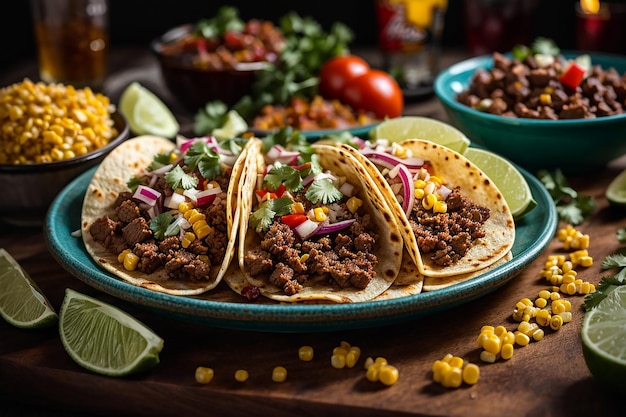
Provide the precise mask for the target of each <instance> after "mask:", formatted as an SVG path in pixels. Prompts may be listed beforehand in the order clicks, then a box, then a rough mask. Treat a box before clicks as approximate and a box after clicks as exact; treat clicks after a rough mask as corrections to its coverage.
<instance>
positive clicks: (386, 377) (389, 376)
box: [378, 365, 400, 386]
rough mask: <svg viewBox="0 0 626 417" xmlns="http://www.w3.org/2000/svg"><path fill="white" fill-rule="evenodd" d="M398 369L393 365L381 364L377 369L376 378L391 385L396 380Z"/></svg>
mask: <svg viewBox="0 0 626 417" xmlns="http://www.w3.org/2000/svg"><path fill="white" fill-rule="evenodd" d="M399 375H400V374H399V372H398V369H397V368H396V367H395V366H393V365H383V366H381V367H380V370H379V371H378V380H379V381H380V382H382V383H383V384H384V385H388V386H389V385H393V384H395V383H396V382H397V381H398V377H399Z"/></svg>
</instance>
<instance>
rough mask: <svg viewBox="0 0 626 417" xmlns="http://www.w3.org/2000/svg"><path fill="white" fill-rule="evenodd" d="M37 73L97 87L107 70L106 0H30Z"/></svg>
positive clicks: (53, 79)
mask: <svg viewBox="0 0 626 417" xmlns="http://www.w3.org/2000/svg"><path fill="white" fill-rule="evenodd" d="M31 8H32V14H33V26H34V31H35V39H36V42H37V51H38V61H39V76H40V78H41V80H42V81H44V82H47V83H63V84H66V85H73V86H75V87H77V88H83V87H91V88H92V89H94V90H96V91H97V90H100V89H101V88H102V84H103V82H104V79H105V76H106V72H107V55H108V47H109V27H108V26H109V22H108V19H109V2H108V0H31Z"/></svg>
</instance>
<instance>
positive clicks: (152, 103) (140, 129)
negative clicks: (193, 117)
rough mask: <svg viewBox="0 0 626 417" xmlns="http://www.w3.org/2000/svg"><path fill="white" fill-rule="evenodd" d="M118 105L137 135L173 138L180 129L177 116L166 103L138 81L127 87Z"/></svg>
mask: <svg viewBox="0 0 626 417" xmlns="http://www.w3.org/2000/svg"><path fill="white" fill-rule="evenodd" d="M118 107H119V110H120V113H122V115H124V117H125V118H126V120H127V121H128V125H129V127H130V130H132V131H133V133H135V134H136V135H155V136H161V137H165V138H173V137H175V136H176V134H177V133H178V131H179V130H180V125H179V124H178V121H177V120H176V117H174V114H173V113H172V112H171V110H170V109H169V108H168V107H167V106H166V105H165V103H163V102H162V101H161V99H160V98H159V97H157V96H156V95H155V94H154V93H153V92H152V91H150V90H148V89H147V88H145V87H143V86H142V85H141V84H139V83H138V82H136V81H135V82H132V83H131V84H129V85H128V87H126V89H125V90H124V92H123V93H122V95H121V97H120V101H119V106H118Z"/></svg>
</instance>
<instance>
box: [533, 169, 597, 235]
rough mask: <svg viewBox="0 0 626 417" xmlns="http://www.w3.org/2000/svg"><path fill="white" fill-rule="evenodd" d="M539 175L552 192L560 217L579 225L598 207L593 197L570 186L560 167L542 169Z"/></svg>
mask: <svg viewBox="0 0 626 417" xmlns="http://www.w3.org/2000/svg"><path fill="white" fill-rule="evenodd" d="M537 176H538V177H539V179H540V180H541V182H542V183H543V185H544V187H545V188H546V189H547V190H548V192H549V193H550V196H551V197H552V200H553V201H554V204H555V205H556V211H557V213H558V215H559V218H560V219H561V220H562V221H564V222H566V223H569V224H571V225H574V226H575V225H578V224H580V223H582V222H583V221H584V220H585V219H586V218H587V217H589V216H590V215H591V214H592V213H593V212H594V210H595V209H596V202H595V200H594V199H593V197H590V196H586V195H582V194H579V193H578V192H577V191H576V190H574V189H573V188H572V187H570V186H569V184H568V183H567V179H566V178H565V175H563V172H562V171H561V170H560V169H557V170H555V171H554V172H549V171H547V170H541V171H539V172H538V173H537Z"/></svg>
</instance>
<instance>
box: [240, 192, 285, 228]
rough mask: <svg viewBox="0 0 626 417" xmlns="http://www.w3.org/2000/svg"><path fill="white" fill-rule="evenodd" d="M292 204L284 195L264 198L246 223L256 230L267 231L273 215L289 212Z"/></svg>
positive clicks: (282, 214)
mask: <svg viewBox="0 0 626 417" xmlns="http://www.w3.org/2000/svg"><path fill="white" fill-rule="evenodd" d="M292 204H293V201H292V200H291V199H290V198H285V197H281V198H272V199H270V200H266V201H264V202H263V203H262V204H261V205H260V206H259V208H258V209H256V210H255V211H254V212H252V214H251V215H250V219H249V220H248V224H249V225H250V226H251V227H253V228H255V229H256V230H262V231H267V230H268V229H269V228H270V226H271V225H272V222H273V221H274V217H276V216H284V215H285V214H289V213H291V205H292Z"/></svg>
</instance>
